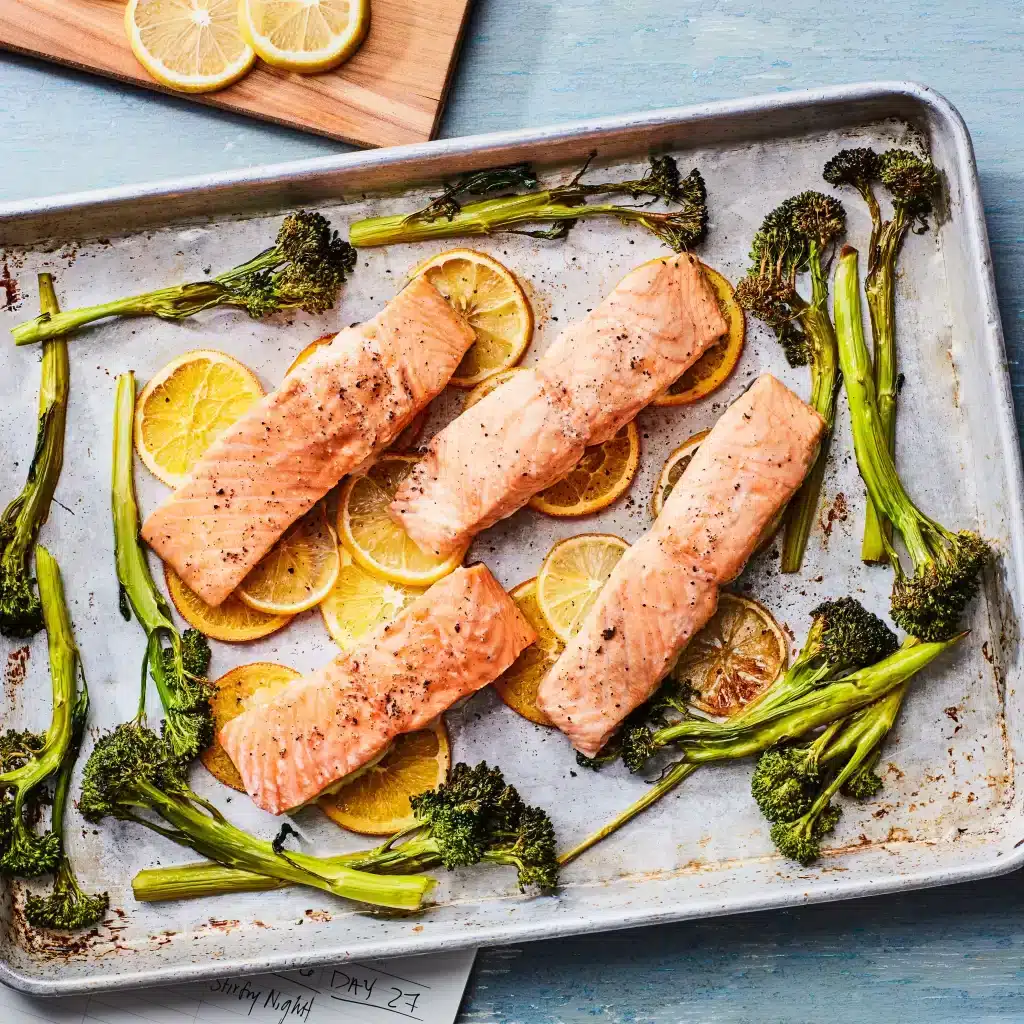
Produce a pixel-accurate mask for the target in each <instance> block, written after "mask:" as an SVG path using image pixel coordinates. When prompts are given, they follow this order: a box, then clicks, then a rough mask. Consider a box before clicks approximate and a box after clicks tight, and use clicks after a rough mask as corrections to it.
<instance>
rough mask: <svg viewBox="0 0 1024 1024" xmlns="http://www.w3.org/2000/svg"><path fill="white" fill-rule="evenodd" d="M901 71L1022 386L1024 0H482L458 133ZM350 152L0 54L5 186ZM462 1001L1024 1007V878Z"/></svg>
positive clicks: (653, 950) (798, 1013) (68, 183)
mask: <svg viewBox="0 0 1024 1024" xmlns="http://www.w3.org/2000/svg"><path fill="white" fill-rule="evenodd" d="M112 2H113V0H112ZM425 2H427V0H425ZM882 78H885V79H895V78H911V79H916V80H918V81H921V82H925V83H927V84H929V85H931V86H933V87H935V88H936V89H938V90H939V91H940V92H942V93H944V94H945V95H946V96H947V97H948V98H949V99H950V100H952V101H953V103H955V104H956V105H957V106H958V107H959V109H960V111H961V112H962V113H963V115H964V117H965V118H966V119H967V123H968V125H969V126H970V128H971V132H972V134H973V136H974V143H975V147H976V150H977V155H978V164H979V167H980V170H981V183H982V190H983V192H984V198H985V207H986V214H987V216H988V224H989V231H990V233H991V237H992V249H993V252H994V256H995V263H996V272H997V276H998V286H999V297H1000V303H1001V307H1002V316H1003V326H1004V328H1005V330H1006V340H1007V347H1008V352H1009V358H1010V364H1011V368H1012V370H1013V373H1014V380H1015V384H1016V388H1017V389H1018V390H1020V389H1024V367H1022V366H1021V365H1020V358H1021V355H1022V353H1024V119H1022V113H1024V0H897V2H893V0H842V2H839V3H837V2H828V0H826V2H822V0H814V2H812V0H761V2H755V0H629V2H625V0H478V2H477V6H476V10H475V12H474V14H473V17H472V21H471V23H470V25H469V30H468V34H467V38H466V45H465V50H464V53H463V58H462V62H461V65H460V69H459V71H458V73H457V75H456V79H455V83H454V86H453V89H452V96H451V101H450V104H449V107H448V112H447V114H446V116H445V118H444V122H443V125H442V134H443V135H446V136H454V135H466V134H470V133H474V132H481V131H489V130H494V129H501V128H517V127H522V126H528V125H540V124H544V123H547V122H551V121H559V120H566V119H571V118H576V117H583V116H588V115H599V114H612V113H620V112H625V111H628V110H640V109H652V108H655V107H661V106H670V105H675V104H686V103H694V102H699V101H702V100H710V99H722V98H728V97H735V96H744V95H749V94H753V93H758V92H771V91H775V90H784V89H793V88H800V87H803V86H813V85H822V84H828V83H839V82H854V81H865V80H868V79H882ZM339 148H340V147H338V146H336V145H334V144H332V143H328V142H325V141H322V140H317V139H314V138H310V137H304V136H300V135H296V134H294V133H292V132H289V131H286V130H283V129H277V128H270V127H266V126H262V125H259V124H257V123H255V122H251V121H246V120H242V119H240V118H236V117H232V116H228V115H224V114H218V113H214V112H210V111H206V110H203V109H200V108H197V107H194V106H192V105H190V104H187V103H185V102H179V101H176V100H172V99H164V98H160V97H155V96H154V95H152V94H143V93H142V92H136V91H131V90H128V89H125V88H120V87H116V86H113V85H109V84H106V83H103V82H101V81H99V80H97V79H93V78H89V77H86V76H84V75H78V74H75V73H72V72H67V71H61V70H58V69H55V68H52V67H46V66H43V65H41V64H36V63H33V62H30V61H27V60H20V59H17V58H12V57H3V56H0V170H2V173H0V199H14V198H22V197H27V196H39V195H44V194H48V193H54V192H66V191H77V190H79V189H86V188H93V187H98V186H103V185H113V184H120V183H123V182H139V181H147V180H153V179H157V178H162V177H168V176H172V175H181V174H194V173H199V172H203V171H216V170H226V169H229V168H233V167H245V166H249V165H252V164H258V163H264V162H269V161H278V160H287V159H294V158H299V157H304V156H315V155H322V154H326V153H332V152H337V151H338V149H339ZM1020 398H1024V394H1019V399H1018V403H1017V404H1018V415H1020V411H1021V410H1024V401H1021V400H1020ZM462 1019H463V1020H464V1021H467V1022H468V1021H474V1022H476V1021H479V1022H488V1024H490V1022H499V1021H500V1022H509V1024H511V1022H520V1024H541V1022H565V1024H568V1022H575V1021H631V1022H637V1024H646V1022H652V1024H653V1022H657V1024H688V1022H695V1024H696V1022H701V1024H711V1022H736V1024H739V1022H748V1021H749V1022H757V1024H774V1022H786V1024H795V1022H805V1021H806V1022H818V1021H830V1022H862V1021H863V1022H871V1024H889V1022H897V1021H898V1022H900V1024H918V1022H922V1024H923V1022H938V1021H958V1022H963V1024H968V1022H979V1024H980V1022H985V1024H995V1022H1017V1021H1024V886H1022V885H1021V881H1020V879H1019V877H1017V876H1010V877H1008V878H1004V879H998V880H996V881H993V882H987V883H983V884H976V885H970V886H961V887H957V888H951V889H943V890H934V891H931V892H924V893H917V894H910V895H906V896H903V897H895V898H894V897H886V898H884V899H870V900H863V901H859V902H855V903H845V904H835V905H832V906H821V907H810V908H806V909H802V910H798V911H791V912H784V913H774V914H771V915H767V914H760V915H750V916H746V917H741V918H725V919H720V920H717V921H710V922H703V923H696V924H681V925H678V926H673V927H663V928H657V929H647V930H644V931H638V932H629V933H621V934H617V935H610V936H609V935H605V936H595V937H592V938H584V939H578V940H563V941H559V942H557V943H539V944H535V945H532V946H526V947H524V948H522V949H502V950H496V951H490V952H487V953H482V954H481V956H480V959H479V961H478V966H477V970H476V972H475V975H474V979H473V982H472V983H471V987H470V991H469V993H468V995H467V999H466V1002H465V1004H464V1007H463V1014H462Z"/></svg>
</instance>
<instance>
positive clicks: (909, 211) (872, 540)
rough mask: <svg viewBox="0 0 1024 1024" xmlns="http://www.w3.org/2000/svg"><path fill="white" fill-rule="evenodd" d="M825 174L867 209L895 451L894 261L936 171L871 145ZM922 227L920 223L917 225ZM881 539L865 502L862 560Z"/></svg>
mask: <svg viewBox="0 0 1024 1024" xmlns="http://www.w3.org/2000/svg"><path fill="white" fill-rule="evenodd" d="M822 176H823V177H824V179H825V180H826V181H827V182H828V183H829V184H830V185H834V186H836V187H837V188H838V187H842V186H848V187H851V188H855V189H856V190H857V191H858V192H860V194H861V196H862V197H863V199H864V202H865V203H866V204H867V207H868V212H869V213H870V214H871V238H870V240H869V242H868V271H867V277H866V278H865V281H864V292H865V295H866V296H867V302H868V313H869V315H870V319H871V334H872V339H873V343H874V352H873V357H872V362H873V372H874V381H875V393H876V396H877V402H878V414H879V417H880V419H881V421H882V427H883V430H884V431H885V435H886V439H887V441H888V444H889V451H890V453H892V454H893V455H895V451H896V399H897V389H898V381H899V366H898V358H897V351H896V262H897V260H898V258H899V253H900V249H901V247H902V245H903V240H904V238H906V235H907V232H908V231H909V230H910V229H911V228H912V227H913V226H914V224H915V223H920V224H924V223H925V220H924V218H925V217H926V216H927V215H928V214H929V213H930V212H931V209H932V203H933V201H934V199H935V197H936V195H937V194H938V191H939V175H938V172H937V171H936V170H935V167H934V166H933V164H932V162H931V160H929V159H928V158H927V157H920V156H917V155H916V154H915V153H911V152H910V151H909V150H906V149H890V150H887V151H886V152H884V153H882V154H878V153H876V152H875V151H874V150H873V149H867V148H859V149H845V150H841V151H840V152H839V153H837V154H836V155H835V156H834V157H832V159H831V160H829V161H828V163H827V164H825V168H824V171H823V175H822ZM879 182H880V183H881V184H882V185H883V186H884V188H885V189H886V190H887V191H888V193H889V197H890V199H891V200H892V217H891V218H890V219H889V220H884V219H883V217H882V212H881V208H880V207H879V204H878V199H877V197H876V196H875V192H874V186H875V184H876V183H879ZM922 230H923V228H922ZM883 532H884V534H885V539H886V540H889V539H890V538H891V537H892V529H891V527H890V525H889V523H888V521H885V520H880V519H879V517H878V510H877V509H876V508H875V507H874V505H871V504H869V505H868V509H867V519H866V521H865V526H864V543H863V547H862V550H861V555H862V557H863V558H864V560H865V561H867V562H881V561H885V560H886V550H885V545H884V544H883V539H882V534H883Z"/></svg>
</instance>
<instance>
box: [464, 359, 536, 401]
mask: <svg viewBox="0 0 1024 1024" xmlns="http://www.w3.org/2000/svg"><path fill="white" fill-rule="evenodd" d="M522 370H523V367H521V366H512V367H509V369H507V370H501V371H499V372H498V373H496V374H494V376H493V377H488V378H487V379H486V380H482V381H480V383H479V384H477V386H476V387H475V388H473V390H472V391H470V392H469V394H468V395H466V400H465V402H463V403H462V411H463V412H465V411H466V410H467V409H472V408H473V406H474V405H476V403H477V402H479V401H480V399H482V398H486V397H487V396H488V395H489V394H490V393H491V392H492V391H495V390H497V389H498V388H500V387H501V385H502V384H504V383H505V381H507V380H511V379H512V378H513V377H514V376H515V375H516V374H517V373H521V372H522Z"/></svg>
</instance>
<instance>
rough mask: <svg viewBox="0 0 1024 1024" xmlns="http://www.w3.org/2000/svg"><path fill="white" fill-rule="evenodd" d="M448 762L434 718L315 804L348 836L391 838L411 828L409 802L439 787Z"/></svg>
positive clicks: (445, 739) (444, 736)
mask: <svg viewBox="0 0 1024 1024" xmlns="http://www.w3.org/2000/svg"><path fill="white" fill-rule="evenodd" d="M451 757H452V754H451V745H450V744H449V742H448V731H447V729H445V727H444V722H443V721H442V720H441V719H440V718H439V719H438V720H437V721H436V722H435V723H434V724H433V725H432V726H431V727H430V728H429V729H421V730H420V731H419V732H410V733H405V734H404V735H402V736H399V737H398V738H397V739H396V740H395V742H394V743H393V744H392V745H391V749H390V750H388V752H387V753H386V754H385V755H384V756H383V757H382V758H381V759H380V760H379V761H378V762H377V763H376V764H375V765H373V766H372V767H370V768H367V769H366V771H364V772H362V773H361V774H359V775H357V776H356V778H354V779H353V780H352V781H351V782H349V783H348V784H347V785H345V786H342V788H341V789H339V790H338V792H337V793H331V794H329V795H328V796H323V797H321V798H320V799H319V800H318V801H317V803H318V804H319V806H320V809H321V810H322V811H323V812H324V813H325V814H326V815H327V816H328V817H329V818H330V819H331V820H332V821H333V822H335V823H336V824H338V825H340V826H341V827H342V828H347V829H348V830H349V831H350V832H360V833H362V834H363V835H368V836H389V835H393V834H394V833H395V832H400V831H401V830H402V829H404V828H408V827H409V826H410V825H413V824H415V822H416V818H415V816H414V815H413V813H412V805H411V804H410V803H409V798H410V797H413V796H417V795H418V794H419V793H425V792H426V791H427V790H428V789H433V788H434V787H435V786H438V785H440V784H441V783H442V782H444V781H445V779H447V778H448V767H449V765H450V764H451Z"/></svg>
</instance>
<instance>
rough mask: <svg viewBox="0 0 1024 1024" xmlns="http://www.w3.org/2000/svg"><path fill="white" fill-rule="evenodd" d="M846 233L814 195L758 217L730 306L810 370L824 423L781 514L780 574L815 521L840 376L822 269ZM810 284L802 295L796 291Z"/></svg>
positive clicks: (795, 558)
mask: <svg viewBox="0 0 1024 1024" xmlns="http://www.w3.org/2000/svg"><path fill="white" fill-rule="evenodd" d="M845 226H846V211H845V210H844V209H843V206H842V204H841V203H840V202H838V201H837V200H836V199H833V198H832V197H830V196H825V195H822V194H821V193H820V192H801V193H800V195H798V196H794V197H793V198H791V199H787V200H786V201H785V202H784V203H782V204H781V205H780V206H778V207H776V208H775V209H774V210H772V212H771V213H769V214H768V216H767V217H765V219H764V222H763V223H762V224H761V227H760V229H759V230H758V232H757V234H756V235H754V240H753V242H752V243H751V246H750V268H749V269H748V271H747V275H746V277H744V278H743V280H742V281H740V283H739V285H737V288H736V299H737V301H738V302H739V303H740V305H741V306H743V307H744V308H745V309H747V310H749V311H750V312H751V313H753V315H754V316H756V317H757V318H758V319H759V320H763V321H764V322H765V323H766V324H767V325H768V326H769V327H771V328H772V330H773V331H774V332H775V334H776V335H777V337H778V339H779V342H780V343H781V345H782V348H783V350H784V351H785V353H786V358H787V359H788V360H789V362H790V364H791V365H792V366H804V365H808V364H809V365H810V371H811V398H810V404H811V405H812V406H813V407H814V409H815V410H817V412H819V413H820V414H821V417H822V419H824V421H825V427H826V429H825V434H824V436H823V439H822V442H821V447H820V448H819V451H818V457H817V459H816V460H815V463H814V465H813V466H812V467H811V470H810V472H809V473H808V475H807V479H806V480H805V481H804V483H803V485H802V486H801V488H800V490H799V491H798V492H797V494H796V495H795V496H794V498H793V500H792V501H791V502H790V504H789V509H788V510H787V512H786V527H785V534H784V538H783V545H782V560H781V568H782V571H783V572H798V571H799V569H800V566H801V564H802V563H803V557H804V551H805V549H806V547H807V539H808V537H809V536H810V532H811V526H812V524H813V523H814V521H815V518H816V517H817V514H818V500H819V497H820V495H821V485H822V480H823V478H824V474H825V462H826V459H827V458H828V446H829V442H830V440H831V435H832V428H833V425H834V423H835V415H836V397H837V395H838V393H839V384H840V380H841V378H840V375H839V363H838V357H837V355H836V337H835V329H834V327H833V326H832V321H831V319H830V318H829V315H828V277H827V271H828V264H829V261H830V259H831V254H832V251H833V248H834V246H835V244H836V242H837V241H838V240H839V239H840V238H841V237H842V234H843V231H844V230H845ZM804 274H807V275H809V277H810V285H811V287H810V296H809V297H805V296H804V295H802V294H801V293H800V291H799V289H798V287H797V286H798V283H799V279H800V277H801V276H802V275H804Z"/></svg>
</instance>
